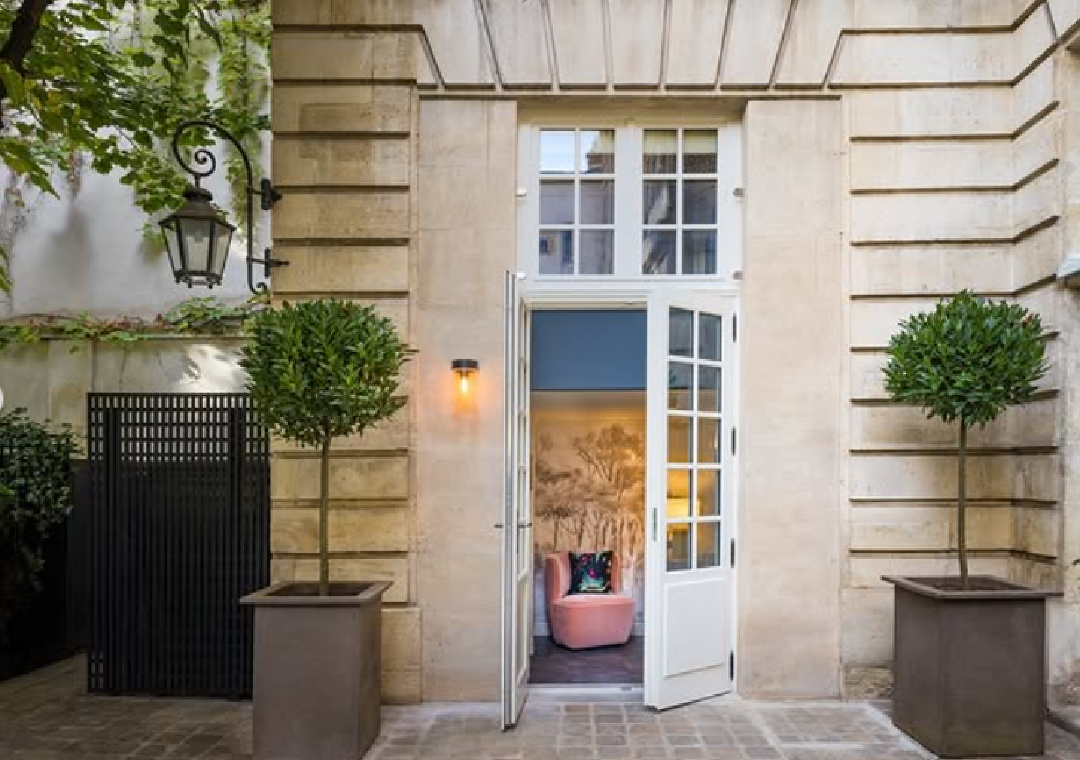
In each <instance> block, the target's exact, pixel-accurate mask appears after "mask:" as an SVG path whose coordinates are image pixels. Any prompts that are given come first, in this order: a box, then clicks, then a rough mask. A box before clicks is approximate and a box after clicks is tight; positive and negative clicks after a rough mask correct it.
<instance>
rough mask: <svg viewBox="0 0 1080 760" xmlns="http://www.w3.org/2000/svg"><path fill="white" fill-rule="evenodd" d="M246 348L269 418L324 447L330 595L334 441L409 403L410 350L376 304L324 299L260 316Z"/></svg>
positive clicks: (251, 386) (325, 568) (280, 430)
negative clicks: (403, 383)
mask: <svg viewBox="0 0 1080 760" xmlns="http://www.w3.org/2000/svg"><path fill="white" fill-rule="evenodd" d="M249 329H250V334H251V339H250V341H249V342H248V343H246V344H245V345H244V347H243V348H242V349H241V360H240V364H241V366H242V367H243V368H244V369H245V370H247V373H248V378H249V379H248V384H247V388H248V392H249V393H250V394H251V397H252V401H253V402H254V404H255V407H256V409H257V410H258V412H259V414H260V416H261V417H262V419H263V421H264V422H266V424H267V425H269V426H270V428H271V429H272V430H273V431H274V432H275V433H277V434H278V435H280V436H282V437H283V438H286V439H288V440H291V441H296V442H298V443H301V444H304V445H308V446H315V447H318V448H319V449H320V451H321V455H322V459H321V476H320V481H319V593H320V594H323V595H326V594H328V593H329V560H328V546H327V543H328V535H327V507H328V503H329V473H330V469H329V468H330V442H331V441H332V440H333V439H334V438H337V437H339V436H345V435H355V434H361V433H363V432H364V431H365V430H367V429H368V428H369V427H371V426H372V425H374V424H375V423H377V422H379V421H380V420H384V419H386V418H387V417H390V416H391V415H393V414H394V413H395V412H397V411H398V410H399V409H401V408H402V406H404V404H405V401H404V399H403V398H401V397H400V396H399V395H398V387H399V374H400V372H401V368H402V365H403V364H404V363H405V361H406V360H407V359H408V356H409V354H410V350H409V349H408V348H407V347H406V345H405V344H404V342H402V340H401V338H399V337H398V335H397V332H396V331H395V330H394V326H393V324H391V322H390V320H389V319H387V318H386V317H382V316H379V314H378V313H376V311H375V309H374V308H373V307H371V306H359V305H356V304H353V303H348V302H345V301H337V300H334V299H324V300H318V301H307V302H304V303H299V304H295V305H294V304H288V303H286V304H284V305H283V306H282V307H281V308H279V309H271V310H267V311H264V312H261V313H259V314H258V315H256V316H255V317H254V318H253V319H252V321H251V322H250V325H249Z"/></svg>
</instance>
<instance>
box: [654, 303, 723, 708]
mask: <svg viewBox="0 0 1080 760" xmlns="http://www.w3.org/2000/svg"><path fill="white" fill-rule="evenodd" d="M735 382H736V373H735V299H734V298H732V297H729V296H722V295H701V294H697V293H685V294H679V293H672V292H667V293H656V294H653V295H650V297H649V300H648V393H647V397H648V402H647V403H648V440H647V445H646V467H647V470H646V473H647V477H646V488H647V496H646V509H647V518H648V522H649V540H648V544H647V550H646V551H647V555H648V556H647V561H646V600H645V704H646V705H647V706H649V707H653V708H656V709H664V708H668V707H673V706H675V705H680V704H684V703H686V702H691V701H694V700H698V699H704V698H705V697H710V696H714V695H717V694H722V693H724V692H726V691H730V690H731V688H732V679H733V662H734V657H733V648H732V643H733V638H732V630H733V626H732V614H733V613H732V610H733V605H732V593H733V589H732V586H733V584H732V560H733V544H732V538H733V522H734V513H735V509H734V504H735V491H734V489H735V479H734V473H735V467H734V466H733V465H734V456H735V445H734V444H735V427H734V422H735V421H734V412H735V409H736V404H735V391H736V387H735Z"/></svg>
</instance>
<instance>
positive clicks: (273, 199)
mask: <svg viewBox="0 0 1080 760" xmlns="http://www.w3.org/2000/svg"><path fill="white" fill-rule="evenodd" d="M192 129H207V130H210V131H211V132H216V133H217V134H218V135H220V136H221V137H222V138H224V139H225V140H228V141H229V142H231V143H232V144H233V147H235V148H236V150H237V152H238V153H239V154H240V158H241V159H242V160H243V164H244V180H245V182H246V183H247V185H246V187H245V195H246V196H247V197H246V198H245V201H246V206H245V208H246V211H247V214H246V217H247V219H246V221H247V281H248V288H249V289H250V290H251V292H252V293H265V292H267V287H266V283H265V282H260V283H259V284H257V285H256V284H255V280H254V270H255V265H256V264H260V265H262V276H263V278H267V277H269V276H270V270H271V269H273V268H274V267H280V266H285V264H287V263H288V262H287V261H281V260H279V259H275V258H272V257H271V256H270V249H269V248H267V249H266V251H265V252H264V253H263V256H262V258H257V257H256V256H255V211H254V207H253V202H252V201H253V199H254V198H256V197H257V198H258V199H259V208H260V209H262V210H263V211H269V210H270V209H271V208H273V206H274V204H275V203H277V202H278V201H279V200H281V193H279V192H278V191H277V190H276V189H274V185H273V184H272V183H271V182H270V180H268V179H263V180H261V181H260V182H259V184H258V185H256V184H255V175H254V172H253V171H252V168H251V159H249V158H248V154H247V152H246V151H245V150H244V146H243V145H242V144H241V143H240V141H239V140H237V139H236V138H235V137H234V136H233V135H232V134H231V133H230V132H228V131H227V130H226V129H225V128H224V127H222V126H221V125H220V124H216V123H214V122H212V121H206V120H205V119H193V120H190V121H185V122H181V124H180V126H178V127H177V128H176V132H174V133H173V139H172V149H173V156H175V158H176V162H177V163H178V164H180V167H181V168H182V169H183V170H184V171H186V172H187V173H188V174H190V175H191V176H192V177H193V178H194V180H195V183H194V184H193V185H189V186H188V188H187V190H186V191H185V192H184V205H183V206H181V207H180V208H179V209H177V210H176V211H175V212H173V213H172V214H169V215H168V216H167V217H165V218H164V219H162V220H161V229H162V232H164V234H165V247H166V248H167V249H168V253H169V264H170V266H172V270H173V277H174V278H176V281H177V282H184V283H187V285H188V287H191V286H192V285H205V286H206V287H209V288H212V287H214V286H215V285H220V284H221V279H222V277H223V274H224V270H225V262H226V261H227V260H228V257H229V243H230V242H231V241H232V234H233V232H235V231H236V227H235V226H234V225H232V224H230V223H229V221H228V219H226V217H225V214H224V212H222V211H221V210H220V209H219V208H218V207H217V206H215V205H214V196H213V195H211V194H210V191H209V190H207V189H206V188H204V187H201V186H200V184H199V183H200V181H201V180H202V179H204V178H205V177H209V176H210V175H211V174H213V173H214V170H216V169H217V159H216V158H214V154H213V153H211V152H210V151H209V150H207V149H206V148H198V149H197V150H196V151H195V152H194V154H192V160H191V161H190V162H188V161H186V160H185V159H184V156H183V154H182V153H181V152H180V143H181V141H182V138H183V135H184V133H185V132H187V131H190V130H192ZM202 167H205V169H204V168H202Z"/></svg>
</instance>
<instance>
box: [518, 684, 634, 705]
mask: <svg viewBox="0 0 1080 760" xmlns="http://www.w3.org/2000/svg"><path fill="white" fill-rule="evenodd" d="M643 698H644V688H643V687H642V685H641V684H605V683H568V684H557V683H541V684H529V700H533V701H538V702H635V703H640V702H641V701H642V699H643Z"/></svg>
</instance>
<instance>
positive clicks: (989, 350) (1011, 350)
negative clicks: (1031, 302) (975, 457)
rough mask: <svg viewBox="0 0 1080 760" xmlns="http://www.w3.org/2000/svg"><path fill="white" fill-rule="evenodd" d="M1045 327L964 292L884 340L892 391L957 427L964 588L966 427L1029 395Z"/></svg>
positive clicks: (1012, 307)
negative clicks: (887, 346) (887, 343)
mask: <svg viewBox="0 0 1080 760" xmlns="http://www.w3.org/2000/svg"><path fill="white" fill-rule="evenodd" d="M1042 332H1043V328H1042V321H1041V320H1040V318H1039V315H1038V314H1034V313H1032V312H1030V311H1028V310H1027V309H1025V308H1024V307H1023V306H1021V305H1019V304H1013V303H1006V302H1005V301H997V302H995V301H989V300H984V299H982V298H978V297H976V296H975V295H974V294H972V293H971V292H970V291H967V290H965V291H962V292H961V293H959V294H957V295H956V296H954V297H952V298H949V299H945V300H942V301H941V302H939V303H938V304H937V307H936V308H935V309H934V310H933V311H931V312H927V313H922V314H916V315H914V316H912V317H910V318H909V319H907V320H905V321H904V322H902V323H901V325H900V330H899V331H898V332H897V333H896V334H895V335H893V336H892V338H891V339H890V341H889V349H888V354H889V360H888V363H887V364H886V365H885V389H886V391H888V393H889V395H890V396H891V397H892V398H893V399H895V400H897V401H900V402H903V403H907V404H915V405H917V406H920V407H922V408H923V409H924V411H926V413H927V418H928V419H933V418H938V419H940V420H942V421H943V422H947V423H953V422H955V423H957V424H958V426H959V444H958V451H957V550H958V554H959V559H960V584H961V587H962V588H964V589H967V588H968V587H969V581H968V562H967V535H966V525H965V509H964V508H965V501H966V494H965V472H966V463H967V435H968V430H969V429H970V428H971V427H972V426H973V425H979V426H980V427H983V426H985V425H986V424H987V423H989V422H992V421H993V420H995V419H996V418H997V417H998V416H999V415H1000V414H1001V413H1002V412H1004V411H1005V409H1006V408H1008V407H1009V406H1012V405H1014V404H1023V403H1026V402H1028V401H1031V400H1032V398H1033V397H1034V395H1035V392H1036V387H1035V383H1036V382H1038V380H1039V379H1040V378H1041V377H1042V376H1043V375H1045V374H1046V371H1047V363H1046V359H1045V344H1044V342H1043V335H1042Z"/></svg>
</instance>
